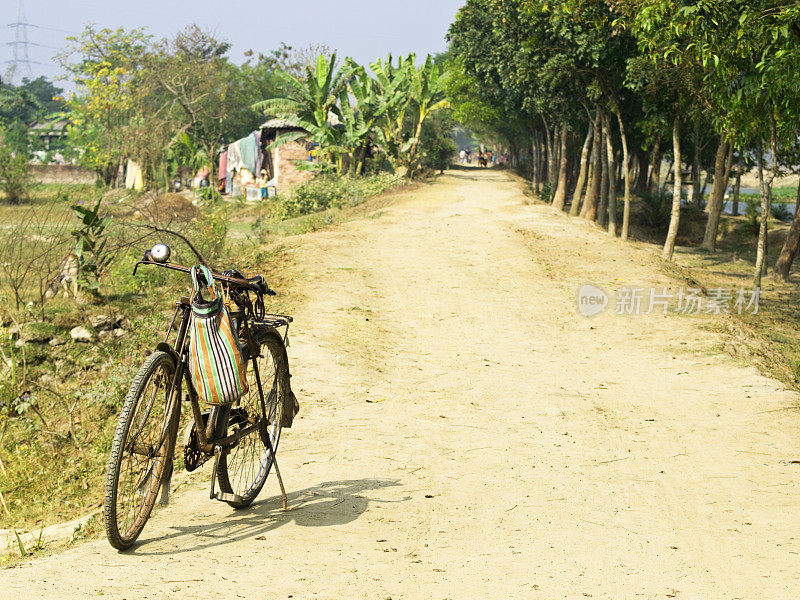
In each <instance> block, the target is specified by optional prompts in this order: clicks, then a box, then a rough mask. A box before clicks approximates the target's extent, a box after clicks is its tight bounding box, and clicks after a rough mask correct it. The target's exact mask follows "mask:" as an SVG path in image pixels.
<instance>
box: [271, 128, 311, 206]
mask: <svg viewBox="0 0 800 600" xmlns="http://www.w3.org/2000/svg"><path fill="white" fill-rule="evenodd" d="M290 131H304V130H303V129H300V128H298V127H295V126H294V125H292V124H291V123H290V122H289V121H288V120H287V119H270V120H269V121H267V122H266V123H264V124H263V125H262V126H261V139H262V144H263V146H264V147H266V146H267V145H269V143H271V142H272V140H274V139H275V138H276V137H278V136H281V135H283V134H284V133H288V132H290ZM269 154H270V157H269V159H268V160H266V161H265V166H266V169H267V176H268V177H269V178H270V179H272V178H273V177H275V178H276V182H275V185H276V187H277V190H278V193H280V192H282V191H285V189H286V188H287V187H290V186H292V185H296V184H298V183H302V182H304V181H308V180H309V179H311V178H313V177H314V174H313V173H312V172H311V171H301V170H300V169H298V168H297V167H296V166H295V163H296V162H298V161H303V162H307V161H308V156H309V148H308V141H307V140H306V139H305V138H302V137H301V138H299V139H297V140H295V141H293V142H289V143H286V144H283V145H282V146H280V147H278V148H276V149H275V150H271V151H270V152H269Z"/></svg>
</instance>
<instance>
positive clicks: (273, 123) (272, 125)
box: [261, 117, 302, 129]
mask: <svg viewBox="0 0 800 600" xmlns="http://www.w3.org/2000/svg"><path fill="white" fill-rule="evenodd" d="M261 129H302V127H298V126H297V125H293V124H292V122H291V121H289V119H283V118H280V117H278V118H275V119H270V120H269V121H267V122H266V123H264V124H263V125H262V126H261Z"/></svg>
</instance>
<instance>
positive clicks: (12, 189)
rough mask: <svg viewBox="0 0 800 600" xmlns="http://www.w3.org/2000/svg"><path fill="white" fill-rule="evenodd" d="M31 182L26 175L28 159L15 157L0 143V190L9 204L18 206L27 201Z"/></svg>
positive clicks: (18, 154) (27, 174)
mask: <svg viewBox="0 0 800 600" xmlns="http://www.w3.org/2000/svg"><path fill="white" fill-rule="evenodd" d="M32 183H33V180H32V178H31V176H30V174H29V173H28V159H27V157H26V156H25V155H24V154H22V153H19V152H18V153H17V154H16V155H15V154H14V153H13V152H12V151H11V148H9V147H8V146H6V145H4V144H1V143H0V190H2V191H3V194H4V196H5V201H6V202H7V203H9V204H19V203H21V202H23V201H25V200H27V199H28V195H29V189H30V186H31V185H32Z"/></svg>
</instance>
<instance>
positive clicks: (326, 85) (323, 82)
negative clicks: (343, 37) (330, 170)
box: [253, 54, 348, 167]
mask: <svg viewBox="0 0 800 600" xmlns="http://www.w3.org/2000/svg"><path fill="white" fill-rule="evenodd" d="M335 64H336V55H335V54H334V55H333V56H332V57H331V58H330V61H327V60H326V59H325V57H324V56H322V55H320V56H318V57H317V64H316V69H315V70H313V71H312V69H311V68H309V67H306V76H305V78H303V79H302V80H301V79H298V78H296V77H294V76H293V75H290V74H289V73H286V72H283V71H277V72H276V73H275V76H276V77H277V78H278V79H279V80H280V81H281V83H283V85H284V86H285V87H286V89H287V93H286V95H285V96H282V97H279V98H270V99H268V100H262V101H261V102H257V103H255V104H254V105H253V108H254V109H255V110H260V111H263V112H264V113H265V114H268V115H274V116H279V117H284V118H285V119H286V120H288V121H289V122H290V123H291V124H292V125H294V126H295V127H298V128H300V129H303V130H304V131H289V132H287V133H284V134H282V135H279V136H278V137H277V138H275V141H273V142H272V143H271V144H270V145H269V147H268V148H267V149H268V150H271V149H273V148H277V147H279V146H282V145H283V144H287V143H289V142H293V141H295V140H297V139H300V138H307V139H309V140H311V141H313V142H317V143H318V144H319V146H320V151H322V152H323V153H324V154H325V155H327V157H328V158H329V159H330V161H331V162H333V163H336V164H338V165H339V166H340V167H341V164H342V157H341V153H342V151H343V150H345V149H343V147H342V145H341V137H342V131H341V127H337V126H336V125H335V123H336V122H341V120H342V112H341V109H340V108H339V106H338V105H337V100H338V98H339V95H340V93H341V92H342V91H343V90H345V89H346V86H347V77H346V75H347V74H348V71H347V70H345V69H339V70H338V71H337V70H336V68H335Z"/></svg>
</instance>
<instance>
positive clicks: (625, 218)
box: [617, 110, 631, 241]
mask: <svg viewBox="0 0 800 600" xmlns="http://www.w3.org/2000/svg"><path fill="white" fill-rule="evenodd" d="M617 123H618V124H619V137H620V140H622V164H624V165H625V182H624V183H625V207H624V209H623V212H622V231H621V232H620V238H621V239H622V240H623V241H625V240H627V239H628V229H629V227H630V222H631V169H630V168H629V167H628V137H627V136H626V135H625V124H624V123H623V122H622V115H621V114H620V112H619V110H617Z"/></svg>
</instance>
